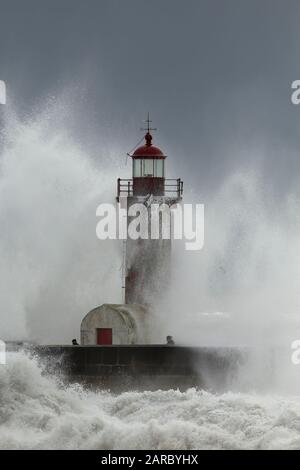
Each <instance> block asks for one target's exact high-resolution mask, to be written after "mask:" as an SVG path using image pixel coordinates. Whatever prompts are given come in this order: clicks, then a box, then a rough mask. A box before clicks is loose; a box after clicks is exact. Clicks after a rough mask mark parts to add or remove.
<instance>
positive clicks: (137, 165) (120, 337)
mask: <svg viewBox="0 0 300 470" xmlns="http://www.w3.org/2000/svg"><path fill="white" fill-rule="evenodd" d="M146 124H147V127H146V129H144V130H145V135H144V138H143V140H144V142H143V145H140V146H138V147H137V148H136V149H135V150H134V151H133V152H132V153H130V154H129V156H130V158H131V162H132V174H131V178H128V179H121V178H118V180H117V195H116V199H117V202H118V203H119V204H120V206H121V207H122V209H123V210H124V208H125V214H126V226H127V232H128V233H129V232H130V231H129V227H130V224H131V223H132V219H133V218H134V217H135V215H136V210H135V209H136V208H138V212H139V217H140V220H141V221H143V222H144V223H145V226H146V227H147V232H146V234H145V232H144V234H143V235H144V236H139V234H138V235H137V236H134V237H130V236H127V238H126V239H124V240H123V242H122V243H123V275H122V277H123V279H122V289H123V302H124V303H123V304H103V305H101V306H100V307H96V308H95V309H93V310H91V311H90V312H89V313H88V314H87V315H86V316H85V317H84V319H83V320H82V323H81V344H84V345H91V344H99V345H105V344H143V343H147V342H148V341H151V318H150V317H151V314H152V312H153V310H154V308H155V305H157V303H158V302H159V300H160V299H162V298H163V296H164V293H165V290H166V288H167V286H168V281H169V279H170V269H171V233H170V231H171V223H170V218H168V217H166V214H167V215H169V213H170V211H169V210H168V209H169V208H170V207H174V206H176V204H178V203H180V202H181V200H182V197H183V182H182V180H181V179H180V178H176V179H171V178H167V177H166V175H167V169H166V160H167V155H166V154H165V153H164V152H163V151H162V150H161V149H160V148H159V147H157V146H156V145H153V136H152V131H154V130H155V129H153V128H151V120H150V118H149V114H148V118H147V120H146ZM154 219H155V220H154ZM154 221H155V224H154ZM153 226H155V227H156V229H155V230H153ZM140 235H141V234H140ZM145 235H146V236H145Z"/></svg>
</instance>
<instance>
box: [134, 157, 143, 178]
mask: <svg viewBox="0 0 300 470" xmlns="http://www.w3.org/2000/svg"><path fill="white" fill-rule="evenodd" d="M139 176H143V172H142V160H141V159H137V160H133V177H134V178H138V177H139Z"/></svg>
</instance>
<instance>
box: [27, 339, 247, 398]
mask: <svg viewBox="0 0 300 470" xmlns="http://www.w3.org/2000/svg"><path fill="white" fill-rule="evenodd" d="M33 351H34V352H35V353H37V354H38V356H39V357H40V358H41V359H42V361H43V362H44V363H45V364H46V369H47V371H48V372H52V373H56V374H57V373H59V374H61V375H62V376H63V377H65V378H66V379H67V380H68V381H70V382H79V383H82V384H85V385H88V386H90V387H97V388H104V389H106V388H108V389H111V390H118V391H120V390H132V389H139V390H141V389H143V390H155V389H158V388H162V389H169V388H179V389H186V388H189V387H193V386H198V387H201V388H205V389H210V390H214V391H221V390H225V389H226V388H227V384H228V385H229V383H231V381H232V378H233V376H234V374H235V373H236V372H237V370H238V367H239V365H240V364H241V363H242V362H243V361H244V359H245V354H246V353H245V352H243V351H241V350H237V349H232V348H190V347H183V346H167V345H124V346H122V345H118V346H114V345H112V346H35V347H34V348H33Z"/></svg>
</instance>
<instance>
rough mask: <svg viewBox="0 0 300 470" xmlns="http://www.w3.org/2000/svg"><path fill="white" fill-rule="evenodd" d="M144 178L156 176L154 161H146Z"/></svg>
mask: <svg viewBox="0 0 300 470" xmlns="http://www.w3.org/2000/svg"><path fill="white" fill-rule="evenodd" d="M144 176H154V160H152V159H151V160H150V159H149V160H148V159H147V160H144Z"/></svg>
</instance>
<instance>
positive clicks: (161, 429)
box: [0, 352, 300, 450]
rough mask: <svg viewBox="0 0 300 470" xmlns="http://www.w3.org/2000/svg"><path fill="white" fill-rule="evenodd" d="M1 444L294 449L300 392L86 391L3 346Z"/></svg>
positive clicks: (298, 441)
mask: <svg viewBox="0 0 300 470" xmlns="http://www.w3.org/2000/svg"><path fill="white" fill-rule="evenodd" d="M0 448H1V449H110V450H112V449H299V448H300V395H299V396H298V397H292V396H290V395H287V396H284V395H282V396H280V395H276V394H269V393H265V394H262V393H260V394H257V393H253V392H252V393H251V394H247V393H237V392H227V393H224V394H220V395H218V394H213V393H209V392H207V391H202V390H196V389H190V390H187V391H185V392H180V391H178V390H168V391H161V390H157V391H155V392H134V391H132V392H126V393H121V394H112V393H109V392H97V393H96V392H90V391H89V392H87V391H84V390H83V389H82V388H81V387H80V386H78V385H72V386H69V387H66V386H63V385H62V384H61V383H60V382H59V381H58V380H57V379H55V377H49V376H47V375H44V374H43V370H42V369H41V368H40V367H39V365H38V363H37V361H36V360H35V359H32V358H29V357H28V356H26V355H25V354H24V353H22V352H19V353H9V354H8V360H7V364H6V365H2V366H0Z"/></svg>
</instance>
